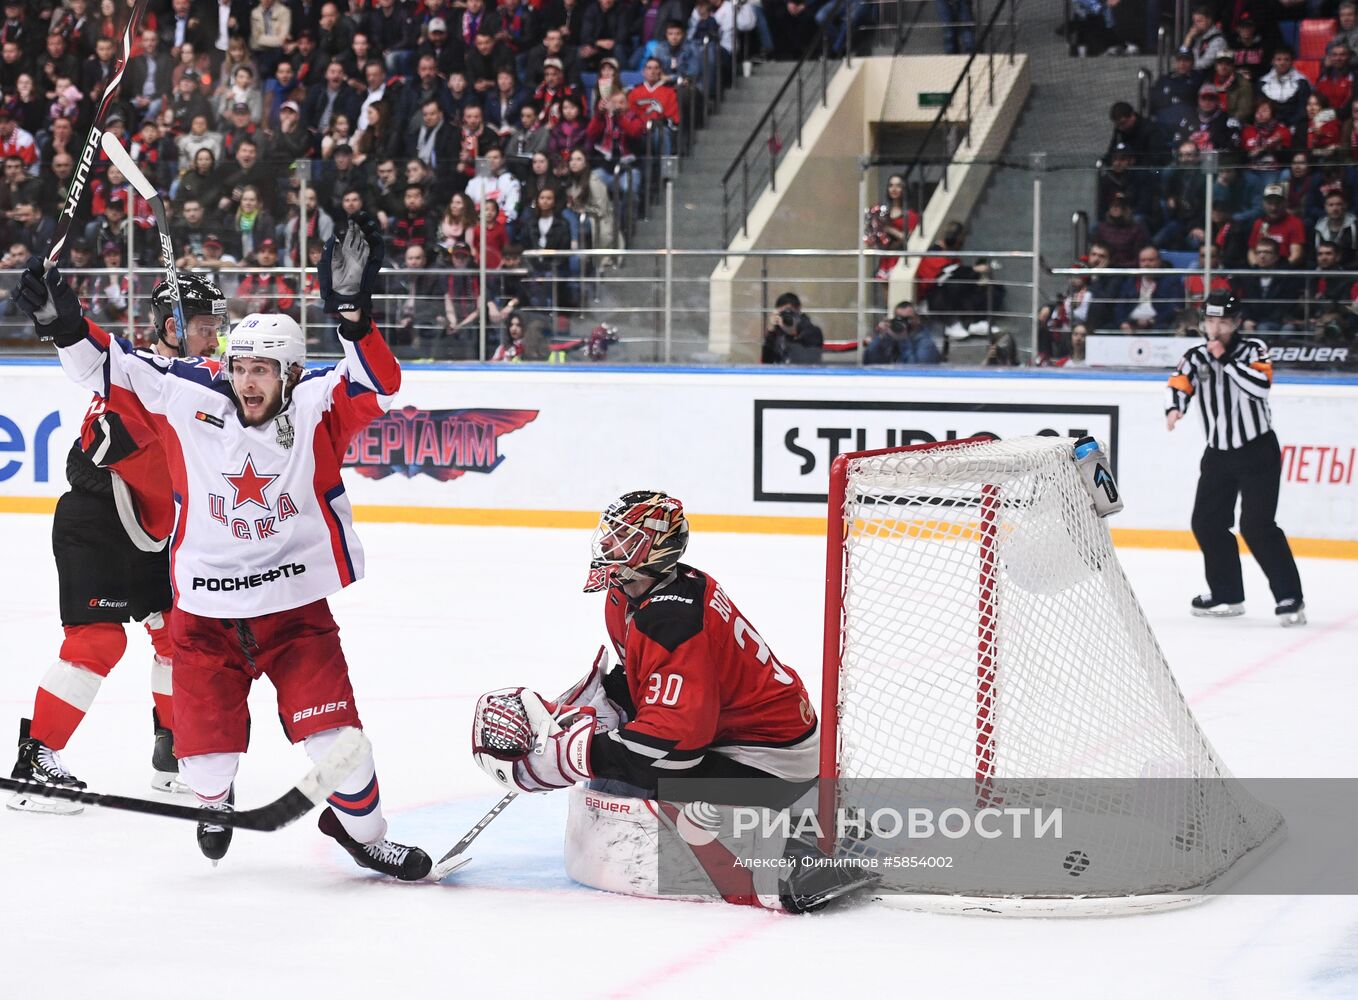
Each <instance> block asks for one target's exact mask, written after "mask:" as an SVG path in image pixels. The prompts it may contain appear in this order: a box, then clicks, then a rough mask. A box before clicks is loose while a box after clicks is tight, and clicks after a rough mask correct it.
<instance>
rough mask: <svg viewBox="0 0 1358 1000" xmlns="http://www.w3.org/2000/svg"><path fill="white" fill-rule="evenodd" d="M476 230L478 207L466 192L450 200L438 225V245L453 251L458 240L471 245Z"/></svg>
mask: <svg viewBox="0 0 1358 1000" xmlns="http://www.w3.org/2000/svg"><path fill="white" fill-rule="evenodd" d="M475 228H476V207H475V206H474V205H473V204H472V200H471V198H469V197H468V196H467V195H466V194H465V193H464V192H461V191H459V192H458V193H457V194H455V195H453V196H452V197H451V198H449V199H448V207H447V208H446V209H444V211H443V218H441V219H440V220H439V225H438V245H439V246H440V247H442V248H444V249H451V248H452V245H453V244H454V243H456V242H457V241H458V240H461V241H462V242H464V243H468V244H470V243H471V232H472V230H473V229H475Z"/></svg>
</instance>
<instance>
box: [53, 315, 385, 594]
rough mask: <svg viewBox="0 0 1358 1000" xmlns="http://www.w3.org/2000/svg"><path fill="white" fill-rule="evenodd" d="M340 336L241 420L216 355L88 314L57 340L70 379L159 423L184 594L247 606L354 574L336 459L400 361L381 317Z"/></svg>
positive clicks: (369, 415)
mask: <svg viewBox="0 0 1358 1000" xmlns="http://www.w3.org/2000/svg"><path fill="white" fill-rule="evenodd" d="M341 343H342V344H343V345H344V353H345V356H344V360H342V361H341V362H340V363H339V364H338V365H336V366H334V367H333V368H327V369H323V370H313V371H308V372H307V373H306V374H305V375H304V376H303V377H302V379H301V380H300V381H299V382H298V383H297V385H296V387H295V388H294V389H293V391H292V398H291V401H290V402H289V403H288V405H287V406H286V407H285V408H284V409H283V411H282V412H281V413H280V414H279V415H278V416H277V417H276V418H275V419H274V420H272V421H270V422H269V423H267V424H265V425H263V426H261V427H247V426H245V425H243V424H242V423H241V421H240V417H239V415H238V412H237V409H236V401H235V396H234V395H233V393H232V391H231V386H230V381H229V379H228V377H227V372H226V366H225V363H224V362H222V361H218V360H216V359H212V358H186V359H170V358H162V357H160V356H158V355H153V354H148V353H146V352H138V351H135V350H134V349H133V348H132V346H131V345H130V344H129V343H128V342H127V341H125V340H123V339H121V338H118V337H113V336H111V335H109V334H108V333H106V332H104V331H103V330H101V329H99V327H97V326H96V325H94V324H93V323H90V324H88V332H87V335H86V337H85V339H84V340H82V341H81V342H80V343H77V344H75V345H73V346H71V347H67V348H63V349H62V350H61V351H60V356H61V363H62V367H63V368H65V369H66V372H67V374H68V375H69V376H70V377H71V378H72V379H73V380H75V381H76V382H77V383H79V384H80V385H83V386H85V387H87V388H89V389H92V390H94V391H95V392H96V393H99V394H101V395H102V396H104V397H105V398H106V399H107V400H109V403H110V405H111V406H116V407H118V408H119V410H120V411H121V412H126V413H128V414H130V415H132V416H135V417H138V418H141V419H144V420H145V422H146V424H147V425H148V426H150V427H153V428H155V430H156V431H157V433H158V435H159V438H160V443H161V445H162V446H163V448H164V452H165V463H166V467H167V469H168V472H169V480H170V486H171V489H172V493H173V498H174V504H175V521H174V532H173V534H172V536H171V540H170V564H171V576H172V581H173V583H174V589H175V603H176V604H177V605H178V606H179V607H182V608H183V609H184V610H186V611H189V612H192V613H193V614H196V615H202V616H205V617H213V618H253V617H256V616H258V615H264V614H270V613H272V612H275V611H284V610H287V609H289V608H297V607H301V606H303V605H305V604H310V603H311V602H313V601H316V600H319V599H321V598H323V597H326V596H328V595H330V594H333V593H334V592H335V591H337V590H339V589H341V588H342V587H346V586H348V585H349V584H351V583H353V582H354V581H355V580H357V579H359V578H361V577H362V575H363V549H362V546H361V545H360V544H359V541H358V537H357V535H355V534H354V530H353V523H352V522H353V519H352V512H351V509H350V505H349V499H348V497H347V495H346V494H345V490H344V483H343V481H342V480H341V478H340V462H341V458H342V456H343V455H344V452H345V449H346V448H347V447H348V444H349V441H350V439H351V438H352V437H353V436H354V435H355V434H356V433H358V431H360V430H362V429H363V427H365V426H366V425H367V424H368V423H369V422H370V421H372V420H373V419H374V418H375V417H377V416H378V415H379V414H381V413H383V412H385V411H386V410H387V409H389V408H390V406H391V402H392V396H393V394H394V393H395V392H396V390H397V389H398V388H399V387H400V383H401V370H400V366H399V365H398V364H397V362H396V359H395V357H393V356H392V353H391V351H390V349H389V348H388V347H387V344H386V342H385V341H384V340H383V339H382V336H381V334H380V333H379V332H378V331H377V330H376V328H375V327H374V329H373V332H372V333H370V334H369V335H368V336H366V337H364V338H363V339H362V341H360V342H358V343H354V342H350V341H347V340H342V341H341Z"/></svg>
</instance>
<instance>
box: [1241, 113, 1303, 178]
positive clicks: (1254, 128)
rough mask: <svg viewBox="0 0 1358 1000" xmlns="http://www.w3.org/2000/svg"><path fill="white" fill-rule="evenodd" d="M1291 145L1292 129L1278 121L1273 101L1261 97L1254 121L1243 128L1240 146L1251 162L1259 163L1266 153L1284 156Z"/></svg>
mask: <svg viewBox="0 0 1358 1000" xmlns="http://www.w3.org/2000/svg"><path fill="white" fill-rule="evenodd" d="M1291 145H1292V129H1291V128H1289V127H1288V126H1287V125H1286V124H1285V123H1283V122H1280V121H1278V119H1277V117H1276V115H1275V114H1274V111H1273V102H1272V101H1270V100H1269V99H1268V98H1266V97H1263V98H1260V99H1259V101H1258V102H1257V103H1256V104H1255V106H1254V121H1253V122H1251V123H1250V124H1248V125H1246V126H1245V127H1244V128H1243V129H1242V130H1241V133H1240V148H1241V149H1242V150H1243V151H1244V152H1245V155H1246V156H1247V157H1248V159H1249V161H1250V162H1251V163H1257V162H1258V161H1259V160H1260V158H1261V157H1264V156H1265V155H1271V156H1273V157H1275V158H1276V157H1280V156H1282V154H1283V153H1284V152H1285V151H1286V150H1287V149H1288V148H1289V147H1291Z"/></svg>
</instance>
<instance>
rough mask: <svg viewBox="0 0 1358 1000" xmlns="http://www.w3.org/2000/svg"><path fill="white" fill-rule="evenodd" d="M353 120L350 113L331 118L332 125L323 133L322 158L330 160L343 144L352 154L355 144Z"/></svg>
mask: <svg viewBox="0 0 1358 1000" xmlns="http://www.w3.org/2000/svg"><path fill="white" fill-rule="evenodd" d="M353 125H354V123H353V121H352V120H351V119H350V118H349V116H348V115H334V116H333V117H331V119H330V127H329V128H328V129H326V130H325V131H324V132H323V133H321V159H323V160H328V159H330V158H331V157H333V156H334V155H335V152H336V151H337V150H338V149H339V148H340V147H341V146H343V147H344V148H345V149H346V150H348V151H349V155H350V156H352V155H353V152H354V145H353V142H352V141H351V140H352V138H353V131H354V128H353Z"/></svg>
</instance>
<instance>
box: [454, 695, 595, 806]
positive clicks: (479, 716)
mask: <svg viewBox="0 0 1358 1000" xmlns="http://www.w3.org/2000/svg"><path fill="white" fill-rule="evenodd" d="M597 725H598V720H597V719H596V718H595V714H594V709H593V708H592V707H590V706H588V705H583V706H582V705H566V706H562V707H560V708H558V707H557V706H555V705H553V704H551V703H550V702H546V701H543V700H542V697H541V696H540V695H539V694H537V692H535V691H530V690H528V689H527V688H522V687H514V688H501V689H500V690H498V691H491V692H488V693H487V694H483V695H482V696H481V699H480V700H479V701H478V702H477V703H476V713H475V715H474V717H473V719H472V757H473V759H475V761H476V763H477V766H478V767H480V768H481V770H483V771H485V772H486V773H487V774H489V775H490V776H491V777H492V778H494V779H495V780H496V781H498V782H499V783H500V784H501V785H503V786H504V787H505V788H508V789H510V790H512V791H519V792H550V791H555V790H556V789H558V788H569V787H570V786H571V785H573V784H575V783H576V782H577V781H588V780H589V779H590V778H592V777H593V776H594V774H593V772H592V771H591V770H590V766H589V744H590V740H592V739H593V738H594V733H595V731H596V728H597Z"/></svg>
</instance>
